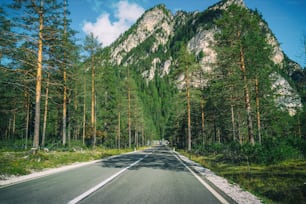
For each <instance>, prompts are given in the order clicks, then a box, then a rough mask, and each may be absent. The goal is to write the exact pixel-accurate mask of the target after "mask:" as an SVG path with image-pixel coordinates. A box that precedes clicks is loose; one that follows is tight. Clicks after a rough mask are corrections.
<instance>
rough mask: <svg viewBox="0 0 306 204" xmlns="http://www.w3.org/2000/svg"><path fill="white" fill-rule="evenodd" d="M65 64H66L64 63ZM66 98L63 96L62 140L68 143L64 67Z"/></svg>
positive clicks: (65, 79)
mask: <svg viewBox="0 0 306 204" xmlns="http://www.w3.org/2000/svg"><path fill="white" fill-rule="evenodd" d="M64 66H65V65H64ZM63 77H64V98H63V127H62V128H63V129H62V142H63V145H66V138H67V136H66V132H67V128H66V125H67V86H66V83H67V73H66V68H64V76H63Z"/></svg>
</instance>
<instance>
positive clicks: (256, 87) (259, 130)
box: [255, 76, 261, 144]
mask: <svg viewBox="0 0 306 204" xmlns="http://www.w3.org/2000/svg"><path fill="white" fill-rule="evenodd" d="M255 89H256V112H257V136H258V142H259V144H261V123H260V109H259V107H260V103H259V83H258V77H257V76H256V79H255Z"/></svg>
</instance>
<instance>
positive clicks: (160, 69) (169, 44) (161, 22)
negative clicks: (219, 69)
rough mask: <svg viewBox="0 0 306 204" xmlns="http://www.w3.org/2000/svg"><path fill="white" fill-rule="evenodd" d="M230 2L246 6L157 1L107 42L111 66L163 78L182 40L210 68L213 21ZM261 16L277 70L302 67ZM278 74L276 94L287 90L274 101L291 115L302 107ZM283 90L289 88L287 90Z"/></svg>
mask: <svg viewBox="0 0 306 204" xmlns="http://www.w3.org/2000/svg"><path fill="white" fill-rule="evenodd" d="M233 4H236V5H238V6H242V7H245V8H247V7H246V4H245V3H244V1H243V0H223V1H220V2H218V3H216V4H214V5H212V6H210V7H208V8H207V9H206V10H204V11H202V12H200V11H194V12H185V11H177V12H176V13H175V14H172V13H171V11H170V10H169V9H167V8H166V6H165V5H164V4H159V5H157V6H155V7H153V8H151V9H149V10H147V11H145V13H144V14H143V15H142V16H141V17H140V18H139V19H138V20H137V22H136V23H135V24H134V25H133V26H132V27H131V28H130V29H129V30H128V31H126V32H125V33H124V34H122V35H121V36H120V37H119V38H118V39H117V40H116V41H115V42H114V43H113V44H112V45H110V46H109V48H110V55H109V57H108V58H109V62H110V63H111V64H112V65H114V66H132V67H134V68H135V67H136V70H135V71H136V72H137V73H139V74H140V75H141V76H142V77H143V78H144V79H145V80H146V81H147V82H148V81H150V80H152V79H153V78H154V77H155V75H156V74H157V75H158V76H159V77H161V78H162V77H164V76H166V75H169V74H170V73H171V70H173V69H175V67H176V64H177V59H176V58H175V56H174V55H175V52H176V51H175V50H177V47H179V45H178V44H179V43H184V44H186V45H187V49H188V50H189V52H191V53H194V55H195V56H196V57H198V58H199V65H200V67H201V71H202V72H206V73H208V72H211V71H213V69H214V68H213V66H212V64H213V63H215V62H216V56H217V54H216V52H215V50H214V49H213V47H212V45H213V44H214V35H215V33H216V32H217V31H218V28H216V26H215V24H214V21H215V19H216V18H218V17H219V16H221V15H222V10H226V9H227V8H228V7H229V6H230V5H233ZM249 10H250V9H249ZM261 19H262V22H261V25H260V26H262V27H263V29H265V30H266V36H267V41H268V43H269V44H270V45H271V46H272V47H273V56H272V59H271V60H272V61H273V62H274V63H275V64H276V65H277V66H278V67H279V69H280V71H282V72H285V73H287V74H288V76H289V77H291V76H292V74H293V73H294V71H295V70H299V69H301V66H300V65H298V64H297V63H296V62H294V61H292V60H290V59H289V58H288V57H287V56H286V54H285V53H284V52H283V51H282V49H281V47H280V44H279V42H278V40H277V39H276V37H275V35H274V34H273V32H272V31H271V29H270V28H269V26H268V24H267V23H266V22H265V21H264V19H263V18H262V17H261ZM200 55H201V57H200ZM197 75H199V74H196V73H195V74H194V75H193V77H192V80H191V83H192V85H193V86H194V87H199V84H200V86H202V85H201V81H200V80H201V79H199V77H197ZM183 78H184V75H183V74H181V75H180V76H179V77H178V78H176V79H174V80H176V84H177V87H178V88H179V89H182V87H183V84H182V83H180V82H182V81H183ZM277 78H278V79H279V80H280V79H281V80H282V82H279V80H277V81H278V85H275V86H274V87H276V88H277V89H278V90H276V92H277V93H278V94H281V93H285V92H286V95H283V96H281V97H285V98H286V99H283V100H276V101H278V103H279V106H281V107H286V108H285V109H287V110H288V112H289V113H290V114H291V115H294V114H295V112H296V110H297V109H300V108H301V107H302V104H301V99H300V96H299V95H298V93H297V92H296V91H295V89H294V88H293V87H291V86H290V82H284V80H285V81H286V79H285V78H284V77H282V76H279V77H277ZM204 82H205V80H204ZM206 82H207V80H206ZM284 84H286V86H284ZM289 86H290V87H289ZM286 90H291V91H290V92H289V93H288V92H287V91H286Z"/></svg>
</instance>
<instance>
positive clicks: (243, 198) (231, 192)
mask: <svg viewBox="0 0 306 204" xmlns="http://www.w3.org/2000/svg"><path fill="white" fill-rule="evenodd" d="M175 153H176V154H177V155H178V156H179V157H180V159H181V160H183V161H184V162H185V163H186V164H187V165H188V166H189V167H191V168H192V169H193V170H195V171H196V172H197V173H199V174H200V175H201V176H203V177H204V178H205V179H207V180H208V181H209V182H210V183H212V184H213V185H214V186H215V187H217V188H218V189H219V190H221V191H222V192H223V193H224V194H226V195H227V196H229V197H230V198H231V199H233V201H235V202H236V203H238V204H245V203H250V204H260V203H262V202H261V200H260V199H259V198H257V197H256V196H255V195H253V194H251V193H250V192H248V191H245V190H243V189H242V188H240V186H239V185H238V184H231V183H229V182H228V181H227V180H226V179H225V178H223V177H221V176H218V175H216V174H215V173H214V172H212V171H210V170H209V169H207V168H204V167H203V166H201V165H200V164H198V163H196V162H194V161H191V160H190V159H188V158H187V157H185V156H183V155H181V154H179V153H178V152H175Z"/></svg>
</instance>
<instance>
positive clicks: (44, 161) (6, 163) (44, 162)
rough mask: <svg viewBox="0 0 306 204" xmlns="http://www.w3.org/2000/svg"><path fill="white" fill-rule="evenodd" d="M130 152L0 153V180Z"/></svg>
mask: <svg viewBox="0 0 306 204" xmlns="http://www.w3.org/2000/svg"><path fill="white" fill-rule="evenodd" d="M130 151H132V150H131V149H121V150H118V149H104V148H96V149H94V150H82V151H75V152H69V151H51V152H44V151H39V152H38V153H37V154H35V155H34V154H31V153H30V152H29V151H21V152H8V151H6V152H0V161H1V162H0V179H4V178H5V177H7V176H12V175H17V176H19V175H26V174H30V173H32V172H35V171H41V170H43V169H47V168H55V167H60V166H63V165H68V164H72V163H75V162H85V161H91V160H96V159H102V158H105V157H108V156H113V155H118V154H122V153H126V152H130Z"/></svg>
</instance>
